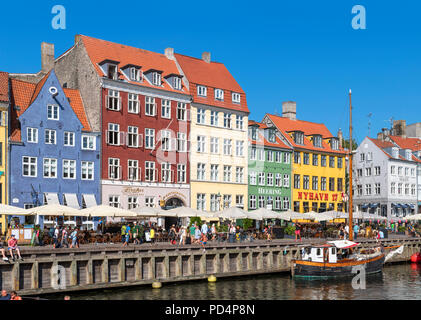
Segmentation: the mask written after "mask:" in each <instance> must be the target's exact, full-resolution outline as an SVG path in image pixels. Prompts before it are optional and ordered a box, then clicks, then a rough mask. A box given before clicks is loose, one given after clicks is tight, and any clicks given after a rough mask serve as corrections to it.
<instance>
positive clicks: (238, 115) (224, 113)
mask: <svg viewBox="0 0 421 320" xmlns="http://www.w3.org/2000/svg"><path fill="white" fill-rule="evenodd" d="M175 58H176V60H177V63H178V65H179V66H180V69H181V72H182V73H183V74H184V75H185V76H186V79H187V82H188V86H189V90H190V94H191V95H192V97H193V100H192V103H191V127H190V192H191V197H190V199H191V207H192V208H196V209H202V210H206V211H219V210H221V209H223V208H227V207H233V206H238V207H240V208H243V209H245V210H247V192H248V169H247V167H248V161H247V159H248V114H249V110H248V108H247V103H246V95H245V93H244V91H243V90H242V89H241V87H240V86H239V85H238V83H237V82H236V81H235V79H234V78H233V76H232V75H231V74H230V73H229V71H228V70H227V69H226V68H225V66H224V65H223V64H221V63H217V62H211V61H210V54H209V53H204V54H203V56H202V59H196V58H192V57H187V56H183V55H180V54H175Z"/></svg>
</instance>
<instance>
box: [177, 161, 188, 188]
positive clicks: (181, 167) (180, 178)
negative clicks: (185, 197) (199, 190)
mask: <svg viewBox="0 0 421 320" xmlns="http://www.w3.org/2000/svg"><path fill="white" fill-rule="evenodd" d="M177 183H186V165H185V164H177Z"/></svg>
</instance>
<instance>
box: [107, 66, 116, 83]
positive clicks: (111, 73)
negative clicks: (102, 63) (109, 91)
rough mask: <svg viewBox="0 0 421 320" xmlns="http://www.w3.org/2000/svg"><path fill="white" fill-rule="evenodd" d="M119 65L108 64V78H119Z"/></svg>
mask: <svg viewBox="0 0 421 320" xmlns="http://www.w3.org/2000/svg"><path fill="white" fill-rule="evenodd" d="M117 70H118V69H117V65H115V64H109V65H108V79H112V80H117V79H118V71H117Z"/></svg>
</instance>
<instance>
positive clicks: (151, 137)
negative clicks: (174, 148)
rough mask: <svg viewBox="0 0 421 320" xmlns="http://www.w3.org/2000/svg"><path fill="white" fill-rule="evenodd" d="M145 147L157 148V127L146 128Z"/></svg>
mask: <svg viewBox="0 0 421 320" xmlns="http://www.w3.org/2000/svg"><path fill="white" fill-rule="evenodd" d="M145 148H146V149H154V148H155V129H148V128H146V129H145Z"/></svg>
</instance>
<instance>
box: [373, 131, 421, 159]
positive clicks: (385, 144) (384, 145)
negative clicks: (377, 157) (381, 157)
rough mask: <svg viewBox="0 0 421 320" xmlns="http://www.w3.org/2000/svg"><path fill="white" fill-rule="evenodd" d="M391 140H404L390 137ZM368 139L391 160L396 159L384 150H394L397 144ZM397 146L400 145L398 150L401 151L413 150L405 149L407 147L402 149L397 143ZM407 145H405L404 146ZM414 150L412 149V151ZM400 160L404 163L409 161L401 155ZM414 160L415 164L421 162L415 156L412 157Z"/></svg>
mask: <svg viewBox="0 0 421 320" xmlns="http://www.w3.org/2000/svg"><path fill="white" fill-rule="evenodd" d="M390 138H391V139H392V140H394V139H393V138H398V139H397V140H398V141H399V140H400V139H403V138H400V137H392V136H390ZM368 139H370V141H372V142H373V143H374V144H375V145H376V146H377V147H379V148H380V149H381V150H382V151H383V152H384V153H385V154H386V155H387V156H388V157H389V158H391V159H394V158H393V157H392V155H391V154H389V153H387V152H386V151H385V150H384V149H385V148H392V147H396V145H395V144H393V143H392V142H390V141H382V140H379V139H373V138H369V137H368ZM396 144H397V145H398V148H400V149H411V148H405V147H402V146H401V145H400V144H399V143H396ZM404 145H405V144H404ZM411 150H412V149H411ZM399 160H404V161H408V160H407V159H405V158H404V157H402V156H401V155H399ZM412 160H413V161H415V162H421V160H419V159H417V158H416V157H415V156H414V155H412Z"/></svg>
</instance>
